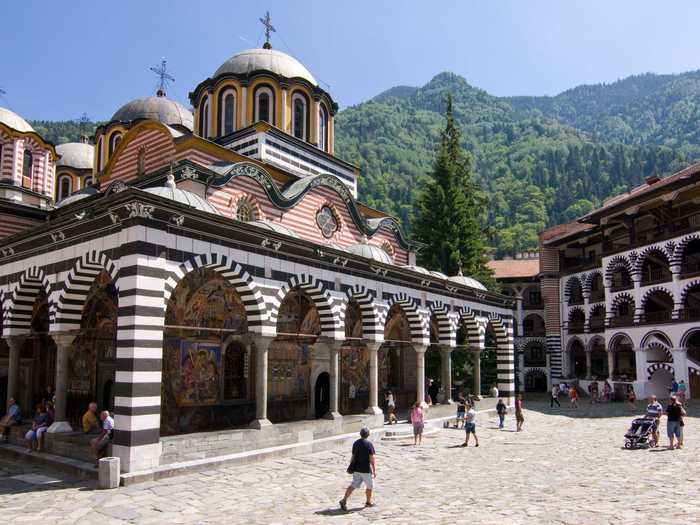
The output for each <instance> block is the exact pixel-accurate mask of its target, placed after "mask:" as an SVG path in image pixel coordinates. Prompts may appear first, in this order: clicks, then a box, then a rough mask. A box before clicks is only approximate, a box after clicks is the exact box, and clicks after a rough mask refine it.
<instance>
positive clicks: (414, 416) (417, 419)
mask: <svg viewBox="0 0 700 525" xmlns="http://www.w3.org/2000/svg"><path fill="white" fill-rule="evenodd" d="M424 419H425V416H424V414H423V409H422V408H421V407H420V402H418V401H416V404H415V405H413V410H411V423H413V445H414V446H415V445H420V444H421V443H422V442H423V425H424V423H423V421H424Z"/></svg>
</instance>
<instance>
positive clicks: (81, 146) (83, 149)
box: [56, 142, 95, 170]
mask: <svg viewBox="0 0 700 525" xmlns="http://www.w3.org/2000/svg"><path fill="white" fill-rule="evenodd" d="M94 152H95V147H94V146H93V145H92V144H87V143H83V142H67V143H65V144H59V145H58V146H56V153H57V154H59V155H60V156H61V158H60V159H58V160H57V161H56V166H67V167H69V168H75V169H79V170H91V169H92V163H93V159H94Z"/></svg>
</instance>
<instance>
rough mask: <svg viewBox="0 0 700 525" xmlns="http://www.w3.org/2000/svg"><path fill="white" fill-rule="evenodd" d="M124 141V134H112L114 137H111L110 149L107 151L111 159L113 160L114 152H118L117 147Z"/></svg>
mask: <svg viewBox="0 0 700 525" xmlns="http://www.w3.org/2000/svg"><path fill="white" fill-rule="evenodd" d="M121 141H122V134H121V133H119V132H116V133H112V136H111V137H109V148H108V149H107V151H108V154H109V158H112V155H113V154H114V152H115V151H116V150H117V146H119V143H120V142H121Z"/></svg>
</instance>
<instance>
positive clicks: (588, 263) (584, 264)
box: [560, 255, 603, 272]
mask: <svg viewBox="0 0 700 525" xmlns="http://www.w3.org/2000/svg"><path fill="white" fill-rule="evenodd" d="M602 264H603V258H602V257H601V256H600V255H594V256H593V257H562V258H561V260H560V266H561V269H562V271H563V272H571V271H574V270H583V269H587V268H595V267H597V266H601V265H602Z"/></svg>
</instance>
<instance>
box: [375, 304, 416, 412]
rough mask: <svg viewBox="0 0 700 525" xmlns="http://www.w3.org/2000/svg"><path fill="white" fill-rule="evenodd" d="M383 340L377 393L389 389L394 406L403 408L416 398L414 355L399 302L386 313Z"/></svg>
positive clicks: (404, 316)
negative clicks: (378, 390) (394, 402)
mask: <svg viewBox="0 0 700 525" xmlns="http://www.w3.org/2000/svg"><path fill="white" fill-rule="evenodd" d="M384 341H385V342H384V344H382V346H381V347H380V348H379V388H380V394H381V395H382V396H383V395H384V393H386V392H387V391H388V390H391V391H392V393H393V394H394V399H395V400H396V403H397V409H405V408H407V407H408V406H409V405H410V404H412V403H413V402H414V401H415V399H416V390H415V384H416V367H415V362H416V361H415V359H416V357H415V352H414V351H413V347H412V346H411V329H410V325H409V323H408V317H407V316H406V312H404V309H403V308H402V307H401V306H400V305H398V304H394V305H392V307H391V308H390V309H389V313H388V314H387V320H386V323H385V325H384ZM411 364H413V366H411Z"/></svg>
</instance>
